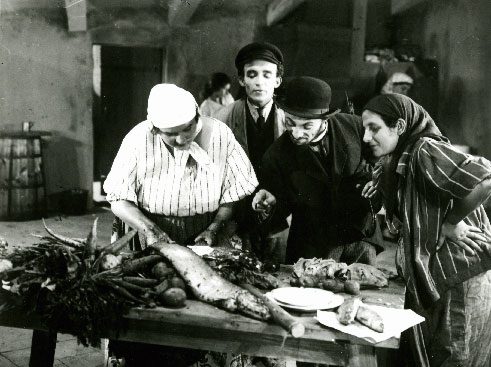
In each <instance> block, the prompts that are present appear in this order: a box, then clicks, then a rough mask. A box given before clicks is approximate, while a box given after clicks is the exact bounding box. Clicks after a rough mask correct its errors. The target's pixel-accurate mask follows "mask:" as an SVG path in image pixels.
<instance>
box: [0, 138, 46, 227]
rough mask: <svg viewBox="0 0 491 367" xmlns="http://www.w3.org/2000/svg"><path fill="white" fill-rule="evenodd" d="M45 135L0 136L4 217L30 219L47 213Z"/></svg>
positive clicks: (1, 214)
mask: <svg viewBox="0 0 491 367" xmlns="http://www.w3.org/2000/svg"><path fill="white" fill-rule="evenodd" d="M41 144H42V142H41V136H39V135H35V134H30V133H22V134H21V133H18V134H15V133H12V134H2V135H0V220H30V219H36V218H40V217H41V216H43V215H44V214H45V212H46V197H45V186H44V173H43V158H42V147H41Z"/></svg>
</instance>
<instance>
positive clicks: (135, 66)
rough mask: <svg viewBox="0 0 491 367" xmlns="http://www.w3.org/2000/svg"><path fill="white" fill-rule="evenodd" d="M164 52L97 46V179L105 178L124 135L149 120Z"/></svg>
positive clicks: (95, 75) (95, 169)
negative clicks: (152, 92) (149, 105)
mask: <svg viewBox="0 0 491 367" xmlns="http://www.w3.org/2000/svg"><path fill="white" fill-rule="evenodd" d="M163 52H164V51H163V50H162V49H160V48H144V47H119V46H106V45H94V104H93V108H94V109H93V116H94V181H99V180H101V181H103V176H105V175H107V174H108V173H109V170H110V169H111V165H112V162H113V160H114V157H115V156H116V153H117V152H118V149H119V146H120V145H121V142H122V140H123V138H124V136H125V135H126V134H127V133H128V132H129V131H130V130H131V129H132V128H133V127H134V126H135V125H137V124H138V123H140V122H141V121H144V120H145V119H146V116H147V100H148V94H149V92H150V89H151V88H152V87H153V86H154V85H155V84H158V83H161V82H162V60H163ZM101 177H102V179H101Z"/></svg>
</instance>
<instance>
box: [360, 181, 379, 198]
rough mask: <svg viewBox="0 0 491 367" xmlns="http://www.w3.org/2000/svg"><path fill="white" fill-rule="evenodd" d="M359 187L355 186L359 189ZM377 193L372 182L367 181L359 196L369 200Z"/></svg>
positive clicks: (375, 186)
mask: <svg viewBox="0 0 491 367" xmlns="http://www.w3.org/2000/svg"><path fill="white" fill-rule="evenodd" d="M359 186H361V185H357V188H359ZM376 193H377V185H376V184H375V183H374V182H373V181H368V182H367V183H366V184H365V186H363V190H362V191H361V196H362V197H364V198H366V199H371V198H372V197H373V195H375V194H376Z"/></svg>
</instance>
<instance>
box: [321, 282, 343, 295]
mask: <svg viewBox="0 0 491 367" xmlns="http://www.w3.org/2000/svg"><path fill="white" fill-rule="evenodd" d="M322 288H324V289H325V290H327V291H331V292H334V293H339V292H343V291H344V284H343V282H340V281H339V280H336V279H326V280H324V281H323V282H322Z"/></svg>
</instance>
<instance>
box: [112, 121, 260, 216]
mask: <svg viewBox="0 0 491 367" xmlns="http://www.w3.org/2000/svg"><path fill="white" fill-rule="evenodd" d="M201 118H202V119H209V120H211V122H212V124H213V132H212V133H211V136H210V142H209V145H208V148H207V150H206V151H205V150H203V149H202V148H201V147H199V146H198V145H197V144H196V143H193V145H192V147H191V148H192V149H190V150H177V149H174V156H173V155H172V154H171V153H170V152H169V150H168V149H167V146H166V145H165V143H164V141H163V140H162V137H161V136H160V135H159V134H156V133H154V131H153V126H152V124H151V123H150V122H149V121H143V122H141V123H140V124H138V125H137V126H135V127H134V128H133V129H132V130H131V131H130V132H129V133H128V134H127V135H126V137H125V138H124V140H123V142H122V144H121V147H120V149H119V152H118V154H117V156H116V158H115V160H114V162H113V165H112V168H111V171H110V173H109V175H108V176H107V179H106V181H105V183H104V190H105V191H106V193H107V200H108V201H109V202H112V201H118V200H128V201H131V202H133V203H135V204H136V205H137V206H138V207H139V208H140V209H143V210H145V211H147V212H149V213H152V214H160V215H169V216H181V217H183V216H193V215H195V214H204V213H210V212H214V211H216V210H217V209H218V207H219V205H221V204H225V203H230V202H234V201H238V200H240V199H242V198H244V197H245V196H247V195H250V194H251V193H252V192H253V191H254V189H255V188H256V187H257V185H258V182H257V179H256V175H255V173H254V170H253V168H252V166H251V163H250V161H249V159H248V158H247V155H246V154H245V152H244V150H243V149H242V147H241V146H240V145H239V143H238V142H237V141H236V140H235V138H234V136H233V133H232V131H231V130H230V129H229V128H228V127H227V126H226V125H225V124H224V123H222V122H220V121H218V120H215V119H211V118H209V117H201ZM198 162H199V163H198Z"/></svg>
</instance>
